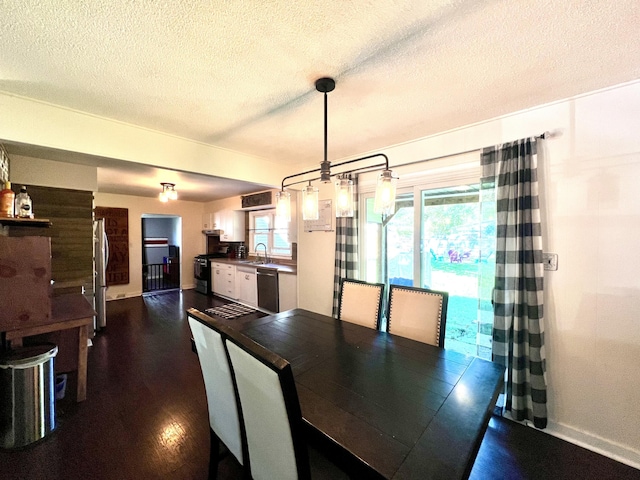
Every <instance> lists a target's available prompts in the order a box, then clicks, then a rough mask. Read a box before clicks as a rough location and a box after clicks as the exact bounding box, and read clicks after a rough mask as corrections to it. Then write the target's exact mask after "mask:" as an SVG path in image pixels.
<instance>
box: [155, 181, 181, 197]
mask: <svg viewBox="0 0 640 480" xmlns="http://www.w3.org/2000/svg"><path fill="white" fill-rule="evenodd" d="M160 185H162V191H161V192H160V194H159V195H158V198H159V199H160V201H161V202H168V201H169V200H177V199H178V192H177V191H176V185H175V184H174V183H167V182H161V183H160Z"/></svg>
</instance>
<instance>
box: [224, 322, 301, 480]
mask: <svg viewBox="0 0 640 480" xmlns="http://www.w3.org/2000/svg"><path fill="white" fill-rule="evenodd" d="M225 345H226V347H227V351H228V353H229V359H230V360H231V367H232V369H233V373H234V376H235V381H236V388H237V389H238V396H239V398H240V405H241V408H242V416H243V419H244V427H245V432H246V438H247V447H248V457H249V468H250V470H251V477H252V478H253V479H254V480H261V479H274V478H277V479H282V480H285V479H298V478H310V470H309V456H308V452H307V446H306V442H305V440H304V436H303V433H302V414H301V412H300V404H299V402H298V393H297V391H296V386H295V383H294V379H293V373H292V371H291V366H290V365H289V363H288V362H287V361H286V360H285V359H283V358H282V357H280V356H278V355H276V354H275V353H273V352H271V351H269V350H267V349H266V348H264V347H262V346H261V345H258V344H257V343H255V342H254V341H253V340H251V339H249V338H248V337H246V336H244V335H242V334H241V333H239V332H235V331H234V332H230V333H229V335H228V336H227V337H226V339H225Z"/></svg>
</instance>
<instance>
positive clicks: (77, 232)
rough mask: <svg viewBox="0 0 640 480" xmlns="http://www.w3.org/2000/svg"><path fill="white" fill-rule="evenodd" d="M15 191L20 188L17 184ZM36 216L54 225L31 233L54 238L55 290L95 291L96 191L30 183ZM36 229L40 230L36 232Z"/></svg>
mask: <svg viewBox="0 0 640 480" xmlns="http://www.w3.org/2000/svg"><path fill="white" fill-rule="evenodd" d="M14 187H15V188H14V191H15V190H18V189H19V188H20V186H19V185H15V186H14ZM27 192H28V193H29V195H31V200H32V201H33V212H34V215H35V217H36V218H47V219H49V220H50V221H51V227H50V228H46V229H40V228H39V229H32V231H33V233H31V235H46V236H50V237H51V278H52V279H53V280H54V281H55V283H54V293H55V294H60V293H70V292H80V291H81V289H82V287H83V286H84V287H85V289H86V290H89V291H92V290H93V193H92V192H87V191H82V190H70V189H65V188H51V187H41V186H36V185H27ZM34 230H39V232H37V233H36V232H35V231H34Z"/></svg>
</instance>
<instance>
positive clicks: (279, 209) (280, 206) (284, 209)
mask: <svg viewBox="0 0 640 480" xmlns="http://www.w3.org/2000/svg"><path fill="white" fill-rule="evenodd" d="M276 215H277V216H278V218H280V219H282V220H283V221H286V222H290V221H291V194H290V193H289V192H287V191H285V190H284V188H283V189H282V190H280V191H279V192H278V193H276Z"/></svg>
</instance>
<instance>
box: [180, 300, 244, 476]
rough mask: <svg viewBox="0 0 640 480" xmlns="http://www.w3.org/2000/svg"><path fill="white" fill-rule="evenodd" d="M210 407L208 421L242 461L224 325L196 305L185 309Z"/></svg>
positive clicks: (235, 401)
mask: <svg viewBox="0 0 640 480" xmlns="http://www.w3.org/2000/svg"><path fill="white" fill-rule="evenodd" d="M187 318H188V320H189V327H190V328H191V333H192V335H193V340H194V343H195V345H196V350H197V353H198V359H199V361H200V368H201V370H202V376H203V378H204V387H205V391H206V394H207V405H208V407H209V425H210V426H211V429H212V430H213V432H214V433H215V434H216V435H217V436H218V438H219V439H220V440H221V441H222V443H224V444H225V445H226V446H227V448H228V449H229V451H230V452H231V453H232V454H233V456H234V457H236V459H237V460H238V462H240V464H241V465H244V458H243V457H244V456H243V448H242V434H241V431H242V430H241V423H240V422H241V420H240V416H239V411H238V402H237V399H236V391H235V387H234V383H233V377H232V371H231V367H230V365H229V359H228V357H227V352H226V349H225V346H224V343H223V338H224V333H223V331H224V329H225V327H224V326H223V325H222V324H220V323H219V322H218V321H217V320H215V319H213V318H211V317H209V316H206V315H204V314H202V313H201V312H199V311H197V310H195V309H189V310H188V311H187Z"/></svg>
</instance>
